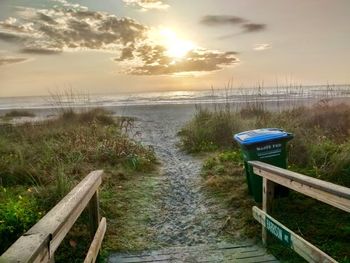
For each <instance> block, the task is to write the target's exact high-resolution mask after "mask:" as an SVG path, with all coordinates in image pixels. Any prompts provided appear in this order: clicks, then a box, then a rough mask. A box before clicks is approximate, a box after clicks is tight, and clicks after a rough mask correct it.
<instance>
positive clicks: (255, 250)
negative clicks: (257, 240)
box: [108, 243, 278, 263]
mask: <svg viewBox="0 0 350 263" xmlns="http://www.w3.org/2000/svg"><path fill="white" fill-rule="evenodd" d="M108 262H110V263H136V262H138V263H141V262H143V263H145V262H179V263H180V262H242V263H243V262H245V263H246V262H261V263H262V262H278V261H277V260H276V258H275V257H274V256H272V255H269V254H268V253H267V252H266V250H265V249H263V248H262V247H259V246H257V245H255V244H253V243H250V245H249V246H244V247H242V246H241V245H240V244H224V245H223V246H222V243H219V244H210V245H196V246H191V247H170V248H167V249H162V250H158V251H144V252H140V253H135V254H114V255H113V254H111V255H110V257H109V259H108Z"/></svg>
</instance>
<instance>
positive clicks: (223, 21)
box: [200, 15, 246, 26]
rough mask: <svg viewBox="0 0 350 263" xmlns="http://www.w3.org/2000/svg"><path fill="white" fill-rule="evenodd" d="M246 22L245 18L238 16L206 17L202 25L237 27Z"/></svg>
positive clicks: (203, 18) (202, 20)
mask: <svg viewBox="0 0 350 263" xmlns="http://www.w3.org/2000/svg"><path fill="white" fill-rule="evenodd" d="M244 22H246V20H245V19H244V18H241V17H238V16H225V15H221V16H218V15H206V16H204V17H202V19H201V21H200V23H201V24H203V25H206V26H221V25H237V24H242V23H244Z"/></svg>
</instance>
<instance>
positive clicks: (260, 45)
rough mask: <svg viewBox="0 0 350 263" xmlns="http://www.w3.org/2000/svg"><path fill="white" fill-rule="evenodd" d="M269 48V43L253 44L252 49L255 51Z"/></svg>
mask: <svg viewBox="0 0 350 263" xmlns="http://www.w3.org/2000/svg"><path fill="white" fill-rule="evenodd" d="M270 48H271V45H270V44H255V45H254V48H253V49H254V50H256V51H263V50H266V49H270Z"/></svg>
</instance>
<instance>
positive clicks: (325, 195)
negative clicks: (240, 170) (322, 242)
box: [250, 161, 350, 212]
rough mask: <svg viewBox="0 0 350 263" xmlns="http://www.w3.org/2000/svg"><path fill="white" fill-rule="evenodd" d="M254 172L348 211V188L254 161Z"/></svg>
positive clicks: (349, 191)
mask: <svg viewBox="0 0 350 263" xmlns="http://www.w3.org/2000/svg"><path fill="white" fill-rule="evenodd" d="M250 164H251V165H253V166H254V173H255V174H257V175H260V176H262V177H264V178H266V179H268V180H271V181H273V182H275V183H277V184H280V185H283V186H286V187H288V188H290V189H292V190H295V191H297V192H300V193H302V194H304V195H307V196H310V197H312V198H314V199H317V200H319V201H321V202H324V203H326V204H329V205H332V206H334V207H337V208H339V209H341V210H344V211H346V212H350V188H346V187H343V186H340V185H336V184H332V183H329V182H326V181H322V180H319V179H316V178H312V177H309V176H305V175H302V174H298V173H295V172H291V171H288V170H286V169H282V168H279V167H276V166H273V165H269V164H266V163H262V162H258V161H254V162H250Z"/></svg>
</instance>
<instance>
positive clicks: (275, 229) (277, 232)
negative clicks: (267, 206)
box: [265, 217, 292, 247]
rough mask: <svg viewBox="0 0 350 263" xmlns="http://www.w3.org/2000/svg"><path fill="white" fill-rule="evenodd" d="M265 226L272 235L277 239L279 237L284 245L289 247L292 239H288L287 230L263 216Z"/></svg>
mask: <svg viewBox="0 0 350 263" xmlns="http://www.w3.org/2000/svg"><path fill="white" fill-rule="evenodd" d="M265 227H266V229H267V230H268V231H269V232H270V233H271V234H272V235H274V236H275V237H276V238H277V239H279V240H280V241H281V242H282V243H283V244H284V245H286V246H288V247H291V245H292V240H291V239H290V233H289V232H288V231H287V230H285V229H284V228H282V227H280V226H279V225H277V224H276V223H275V222H273V221H272V220H271V219H269V218H268V217H265Z"/></svg>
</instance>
